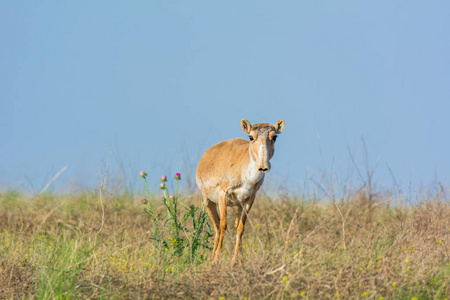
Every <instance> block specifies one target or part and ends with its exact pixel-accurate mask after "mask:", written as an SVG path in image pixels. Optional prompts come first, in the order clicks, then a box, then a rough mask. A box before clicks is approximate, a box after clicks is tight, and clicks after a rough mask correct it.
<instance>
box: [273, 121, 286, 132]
mask: <svg viewBox="0 0 450 300" xmlns="http://www.w3.org/2000/svg"><path fill="white" fill-rule="evenodd" d="M273 126H274V127H275V131H276V132H277V133H281V132H282V131H283V129H284V120H280V121H278V122H276V123H275V125H273Z"/></svg>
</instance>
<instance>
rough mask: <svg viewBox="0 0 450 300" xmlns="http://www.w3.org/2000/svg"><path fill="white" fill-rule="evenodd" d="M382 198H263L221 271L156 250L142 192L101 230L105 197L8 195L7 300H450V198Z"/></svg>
mask: <svg viewBox="0 0 450 300" xmlns="http://www.w3.org/2000/svg"><path fill="white" fill-rule="evenodd" d="M378 197H379V198H377V199H373V198H372V197H371V199H370V201H369V200H368V199H367V197H366V196H365V193H358V194H356V195H353V196H349V197H347V198H346V199H345V200H344V201H341V202H339V203H333V202H330V203H323V202H322V203H321V202H316V201H303V200H301V199H297V198H295V197H288V196H286V197H284V198H283V199H269V198H267V197H265V196H260V197H259V198H258V199H257V200H256V201H255V205H254V207H253V208H252V211H251V213H250V216H249V222H248V223H247V228H246V232H245V234H244V249H243V252H244V256H245V257H244V262H245V263H244V264H243V265H242V266H238V267H235V268H232V267H231V266H230V255H229V254H230V253H232V252H233V247H234V240H235V238H234V234H233V230H232V229H229V230H228V232H227V235H226V241H225V249H224V256H223V258H222V265H221V266H212V265H211V264H210V261H209V260H208V261H205V262H204V263H203V264H201V265H189V264H181V263H180V262H178V261H177V260H176V259H172V260H169V261H168V260H164V259H162V258H163V256H164V255H166V256H167V254H164V253H157V251H156V250H155V249H154V248H153V247H152V244H151V243H150V242H149V237H150V232H151V228H149V227H150V226H151V222H149V220H148V219H147V218H146V217H145V216H144V215H143V214H142V207H141V204H140V203H139V202H140V201H139V199H137V198H136V197H135V196H133V195H122V196H114V197H112V196H109V197H108V196H106V197H105V199H104V203H105V207H104V209H105V216H104V217H105V218H104V224H103V227H102V230H101V231H100V232H99V228H100V226H101V224H102V214H103V210H102V207H101V205H100V202H99V197H98V195H97V194H89V193H86V194H83V195H76V196H70V195H41V196H38V197H25V196H22V195H20V194H15V193H3V194H0V203H1V204H0V299H30V298H31V299H54V298H64V299H80V298H81V299H87V298H89V299H99V298H103V299H159V298H165V299H166V298H184V299H190V298H192V299H204V298H207V299H266V298H267V299H279V298H287V299H290V298H295V299H301V298H305V299H324V298H325V299H330V298H340V299H351V298H353V299H356V298H357V299H360V298H367V299H382V298H381V297H384V298H385V299H394V298H395V299H445V298H446V297H448V296H449V295H450V261H449V256H450V203H449V202H448V200H447V199H446V198H445V194H444V193H440V192H439V193H436V195H433V196H427V197H423V199H421V200H420V202H419V204H417V205H416V206H414V207H403V206H402V205H395V206H393V205H392V204H389V203H390V202H389V201H386V200H388V199H389V196H388V195H386V194H385V195H384V196H378ZM194 198H195V197H185V198H181V200H180V201H181V202H185V203H192V202H195V200H193V199H194ZM230 215H232V214H230ZM230 218H231V217H230ZM230 221H231V219H230ZM230 223H231V222H230ZM201 251H204V252H205V253H204V254H205V255H208V257H209V253H207V251H206V250H201Z"/></svg>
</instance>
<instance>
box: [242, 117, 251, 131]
mask: <svg viewBox="0 0 450 300" xmlns="http://www.w3.org/2000/svg"><path fill="white" fill-rule="evenodd" d="M241 128H242V131H243V132H245V133H250V131H251V130H252V124H250V122H249V121H247V120H246V119H242V120H241Z"/></svg>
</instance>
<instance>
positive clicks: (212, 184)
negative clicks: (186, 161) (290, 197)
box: [196, 119, 284, 265]
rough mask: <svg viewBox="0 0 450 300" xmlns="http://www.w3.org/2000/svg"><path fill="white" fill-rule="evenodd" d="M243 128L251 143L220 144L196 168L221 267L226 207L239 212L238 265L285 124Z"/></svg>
mask: <svg viewBox="0 0 450 300" xmlns="http://www.w3.org/2000/svg"><path fill="white" fill-rule="evenodd" d="M241 128H242V131H244V132H245V133H247V134H248V137H249V141H246V140H243V139H231V140H227V141H223V142H220V143H218V144H216V145H214V146H212V147H211V148H209V149H208V150H207V151H206V152H205V154H203V157H202V158H201V159H200V162H199V164H198V167H197V176H196V181H197V185H198V187H199V189H200V191H201V193H202V196H203V200H204V201H205V205H206V210H207V212H208V214H209V217H210V219H211V221H212V222H213V224H214V230H215V238H214V248H213V254H212V257H213V264H218V263H219V257H220V252H221V250H222V241H223V236H224V233H225V230H226V229H227V206H231V207H232V206H235V207H236V208H237V209H236V222H235V226H236V228H237V235H236V249H235V252H234V256H233V260H232V264H233V265H235V264H236V262H237V257H238V254H239V252H240V251H241V244H242V234H243V233H244V227H245V221H246V220H247V214H248V213H249V211H250V209H251V208H252V205H253V201H254V200H255V195H256V192H257V191H258V190H259V188H260V187H261V185H262V183H263V181H264V175H265V173H267V172H269V171H270V162H269V160H270V159H271V158H272V156H273V153H274V145H275V140H276V138H277V134H279V133H281V132H282V131H283V129H284V120H280V121H278V122H276V123H275V125H270V124H269V123H258V124H255V125H253V126H252V125H251V124H250V122H249V121H247V120H245V119H243V120H241ZM217 204H219V212H218V211H217Z"/></svg>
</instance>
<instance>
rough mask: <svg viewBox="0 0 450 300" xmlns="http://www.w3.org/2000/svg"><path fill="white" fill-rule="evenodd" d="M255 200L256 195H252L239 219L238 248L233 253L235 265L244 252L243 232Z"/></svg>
mask: <svg viewBox="0 0 450 300" xmlns="http://www.w3.org/2000/svg"><path fill="white" fill-rule="evenodd" d="M254 200H255V197H252V198H251V199H250V201H249V203H246V204H244V206H243V209H242V212H241V218H240V221H239V225H238V226H237V230H236V231H237V234H236V249H235V250H234V255H233V261H232V265H233V266H235V265H236V264H237V258H238V256H240V254H241V252H242V234H243V233H244V228H245V221H247V215H248V213H249V211H250V209H251V208H252V205H253V201H254Z"/></svg>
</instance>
